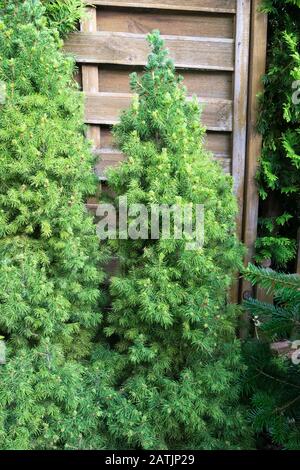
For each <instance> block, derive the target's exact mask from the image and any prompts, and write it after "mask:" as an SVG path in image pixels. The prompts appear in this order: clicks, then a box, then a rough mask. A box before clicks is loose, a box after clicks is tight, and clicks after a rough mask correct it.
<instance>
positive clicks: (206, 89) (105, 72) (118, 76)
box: [99, 66, 233, 100]
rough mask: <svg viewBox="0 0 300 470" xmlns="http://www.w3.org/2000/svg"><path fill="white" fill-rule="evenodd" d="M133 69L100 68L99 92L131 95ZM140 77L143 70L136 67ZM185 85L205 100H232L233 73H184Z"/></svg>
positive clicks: (192, 93)
mask: <svg viewBox="0 0 300 470" xmlns="http://www.w3.org/2000/svg"><path fill="white" fill-rule="evenodd" d="M132 71H133V70H132V68H129V67H122V66H115V67H113V66H111V67H109V66H101V68H99V83H100V84H99V90H100V91H101V92H105V93H130V77H129V75H130V73H131V72H132ZM134 71H136V72H137V73H138V75H140V74H141V73H142V71H141V69H140V68H139V67H138V68H137V67H135V70H134ZM180 75H182V76H183V78H184V81H183V85H184V86H185V87H187V90H188V93H189V94H190V95H197V96H202V97H203V98H221V99H228V100H230V99H232V98H233V93H232V72H214V71H210V72H198V71H196V70H193V71H182V73H181V74H180Z"/></svg>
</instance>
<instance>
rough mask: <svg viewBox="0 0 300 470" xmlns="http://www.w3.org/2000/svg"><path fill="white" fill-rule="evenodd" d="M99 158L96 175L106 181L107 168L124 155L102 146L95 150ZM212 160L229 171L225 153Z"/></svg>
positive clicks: (119, 161)
mask: <svg viewBox="0 0 300 470" xmlns="http://www.w3.org/2000/svg"><path fill="white" fill-rule="evenodd" d="M96 155H97V156H99V160H98V162H97V164H96V166H95V172H96V175H97V176H98V177H99V179H100V180H101V181H106V180H107V177H106V172H107V170H108V169H109V168H112V167H116V166H117V165H120V163H121V162H122V161H124V159H125V156H124V154H123V153H122V152H120V151H118V150H116V149H113V148H102V149H100V150H98V151H97V152H96ZM214 160H216V161H218V162H219V163H220V165H221V166H222V168H223V169H224V171H225V173H227V174H229V173H230V171H231V159H230V157H229V156H228V155H225V154H215V155H214Z"/></svg>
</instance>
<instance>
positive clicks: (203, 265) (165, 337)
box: [94, 32, 249, 449]
mask: <svg viewBox="0 0 300 470" xmlns="http://www.w3.org/2000/svg"><path fill="white" fill-rule="evenodd" d="M149 42H150V44H151V46H152V53H151V54H150V56H149V61H148V65H147V67H146V71H145V73H144V74H143V76H142V78H141V79H139V78H138V77H137V76H136V75H133V76H132V90H133V91H134V92H135V93H136V94H137V97H136V98H135V99H134V101H133V104H132V106H131V108H130V109H129V110H128V111H126V112H124V114H123V115H122V117H121V122H120V124H118V125H117V126H116V127H115V131H114V133H115V137H116V143H117V144H118V146H119V148H120V149H121V150H122V151H123V152H124V153H125V154H126V156H127V160H126V161H125V162H124V163H123V164H122V165H121V167H120V168H118V169H117V170H113V171H111V173H110V176H109V184H110V186H111V188H112V189H113V191H114V192H115V194H116V200H115V203H116V204H117V203H118V199H117V198H118V196H121V195H122V196H127V198H128V204H132V203H142V204H145V205H146V206H147V208H148V209H149V208H150V206H151V204H166V205H168V206H172V205H173V204H178V205H181V206H182V207H183V206H184V205H185V204H191V203H192V204H205V210H206V212H205V231H206V234H205V246H204V248H203V249H197V250H196V251H189V250H187V249H186V244H187V241H188V240H187V239H182V240H163V239H160V240H142V239H138V240H120V239H118V240H113V241H111V245H112V248H113V250H114V253H115V254H116V256H117V257H118V258H119V260H120V271H121V274H120V275H118V276H116V277H114V278H113V279H112V280H111V297H112V310H111V311H109V312H108V314H107V315H106V319H105V324H106V329H105V332H106V335H107V336H108V337H109V338H110V342H111V350H110V351H109V352H108V351H106V350H103V349H102V348H101V347H99V348H98V351H96V352H95V363H94V367H95V368H97V373H98V374H100V376H101V384H102V385H103V384H105V387H104V388H105V390H104V389H102V390H101V393H100V394H99V397H100V398H101V400H102V403H107V405H103V406H104V408H103V419H104V421H105V423H106V426H107V432H108V433H109V435H110V436H111V448H130V449H134V448H143V449H153V448H154V449H167V448H169V449H235V448H243V447H244V448H245V447H247V446H248V445H249V444H248V435H247V426H246V424H245V421H244V416H243V408H242V407H241V406H239V404H238V400H239V391H240V387H239V373H240V371H241V370H242V365H241V358H240V352H239V343H238V341H236V340H235V322H236V315H237V311H236V309H235V308H234V307H233V306H230V305H228V299H227V291H228V289H229V287H230V285H231V282H232V274H233V273H234V272H235V271H236V270H237V269H239V267H240V265H241V257H242V251H243V250H242V248H241V246H240V244H239V243H238V241H237V239H236V236H235V216H236V210H237V208H236V201H235V198H234V196H233V194H232V180H231V177H229V176H225V175H224V174H223V171H222V169H221V167H220V166H219V164H218V163H216V162H214V161H213V160H212V158H211V156H210V155H209V154H208V153H207V152H206V151H205V150H204V148H203V138H204V129H203V128H202V126H201V124H200V111H199V106H198V102H197V101H196V100H193V101H191V102H190V101H187V99H186V92H185V89H184V87H183V86H182V85H181V79H180V78H179V77H177V76H176V75H175V71H174V65H173V63H172V62H171V60H170V59H169V58H168V57H167V52H166V51H165V50H164V47H163V41H162V39H161V38H160V36H159V34H158V33H156V32H154V33H153V34H151V35H150V36H149Z"/></svg>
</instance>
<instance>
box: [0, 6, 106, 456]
mask: <svg viewBox="0 0 300 470" xmlns="http://www.w3.org/2000/svg"><path fill="white" fill-rule="evenodd" d="M44 13H45V10H44V8H43V7H42V5H41V2H39V1H34V0H26V1H4V0H3V1H0V58H1V59H0V80H1V82H4V83H5V84H6V100H5V103H4V104H1V105H0V260H1V264H0V286H1V289H0V335H1V336H4V338H5V342H6V345H7V361H6V365H1V366H0V448H2V449H34V448H37V449H43V448H48V449H53V448H69V447H74V448H80V447H81V446H83V445H85V446H89V445H90V444H89V442H90V441H89V439H90V437H91V435H92V430H93V429H94V428H95V426H96V425H97V416H96V413H95V412H94V411H93V412H91V406H92V405H91V403H92V398H91V396H90V395H89V393H87V390H85V388H84V384H83V373H84V366H83V363H82V359H84V358H85V357H86V356H87V355H88V354H89V353H90V350H91V339H92V337H93V335H94V331H95V328H96V327H97V325H98V324H99V320H100V314H99V305H98V303H99V289H98V288H99V283H100V282H101V279H102V278H103V274H102V272H101V270H100V269H99V262H100V261H101V258H102V255H101V252H100V251H99V242H98V239H97V237H96V233H95V228H94V226H93V222H92V218H91V217H90V216H88V215H87V213H86V210H85V207H84V202H85V200H86V197H87V195H88V194H91V193H94V192H95V187H96V182H95V179H94V177H93V176H92V164H93V161H92V156H91V152H90V147H89V144H88V143H87V142H86V140H85V138H84V133H83V128H82V122H83V112H82V99H81V96H80V94H79V92H78V90H77V88H76V86H75V85H74V83H73V79H72V75H73V71H74V61H73V60H72V59H69V58H65V57H64V56H63V54H62V53H61V50H60V49H61V46H62V42H61V40H60V39H59V37H58V33H57V31H55V30H52V29H49V28H48V27H47V19H46V17H45V15H44ZM83 398H84V399H83ZM95 436H96V437H95ZM93 438H97V435H94V436H93ZM83 439H85V444H83ZM97 439H98V438H97ZM99 440H100V437H99V439H98V444H99ZM93 442H94V444H93V445H94V446H95V445H96V444H95V441H93ZM99 445H100V444H99Z"/></svg>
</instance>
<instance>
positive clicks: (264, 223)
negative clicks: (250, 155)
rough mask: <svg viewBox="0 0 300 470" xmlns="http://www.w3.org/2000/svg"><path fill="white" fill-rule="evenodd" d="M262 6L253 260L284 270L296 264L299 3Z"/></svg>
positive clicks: (272, 0) (267, 0)
mask: <svg viewBox="0 0 300 470" xmlns="http://www.w3.org/2000/svg"><path fill="white" fill-rule="evenodd" d="M263 6H264V10H265V11H266V12H267V13H268V18H269V34H268V36H269V37H268V39H269V44H268V46H269V47H268V63H267V73H266V75H265V76H264V77H263V83H264V88H265V91H264V93H263V95H262V97H261V101H260V103H261V112H260V116H259V120H258V130H259V132H260V133H261V134H262V137H263V149H262V155H261V159H260V170H259V174H258V183H259V192H260V196H261V210H260V215H261V218H260V229H259V239H258V240H257V244H256V248H257V250H256V251H257V256H256V260H257V261H263V260H265V259H268V258H270V259H271V260H272V265H273V267H274V268H275V269H282V268H283V267H287V266H289V263H291V262H292V264H294V263H293V262H294V259H295V254H296V249H295V248H296V238H297V230H298V228H299V227H300V204H299V193H300V157H299V154H300V132H299V122H300V104H299V96H300V94H299V80H300V2H299V0H285V1H282V0H264V2H263ZM292 264H291V266H292Z"/></svg>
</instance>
